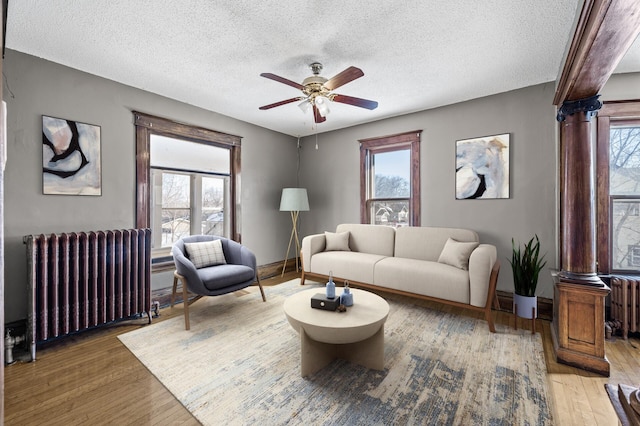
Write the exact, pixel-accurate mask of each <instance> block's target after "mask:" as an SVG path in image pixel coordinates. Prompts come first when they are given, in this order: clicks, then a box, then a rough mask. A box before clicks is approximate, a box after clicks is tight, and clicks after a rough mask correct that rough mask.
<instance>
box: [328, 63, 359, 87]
mask: <svg viewBox="0 0 640 426" xmlns="http://www.w3.org/2000/svg"><path fill="white" fill-rule="evenodd" d="M363 75H364V73H363V72H362V70H361V69H360V68H356V67H349V68H347V69H346V70H344V71H342V72H341V73H339V74H338V75H336V76H334V77H332V78H330V79H329V80H327V81H326V82H325V83H324V84H323V86H324V87H326V88H327V90H335V89H337V88H338V87H340V86H344V85H345V84H347V83H349V82H350V81H353V80H355V79H356V78H360V77H362V76H363Z"/></svg>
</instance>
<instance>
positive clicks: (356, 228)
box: [336, 223, 396, 256]
mask: <svg viewBox="0 0 640 426" xmlns="http://www.w3.org/2000/svg"><path fill="white" fill-rule="evenodd" d="M346 231H349V248H350V249H351V251H358V252H363V253H371V254H378V255H380V256H393V244H394V240H395V235H396V232H395V229H394V228H391V227H390V226H380V225H366V224H360V223H343V224H340V225H338V227H337V228H336V232H346Z"/></svg>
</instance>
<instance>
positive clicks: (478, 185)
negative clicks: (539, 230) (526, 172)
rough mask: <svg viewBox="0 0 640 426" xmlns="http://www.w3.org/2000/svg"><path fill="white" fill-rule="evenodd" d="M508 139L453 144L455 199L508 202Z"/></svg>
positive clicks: (488, 139) (501, 137) (476, 139)
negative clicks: (503, 200)
mask: <svg viewBox="0 0 640 426" xmlns="http://www.w3.org/2000/svg"><path fill="white" fill-rule="evenodd" d="M509 136H510V135H509V133H505V134H502V135H494V136H485V137H479V138H473V139H463V140H459V141H456V199H458V200H465V199H495V198H509V139H510V137H509Z"/></svg>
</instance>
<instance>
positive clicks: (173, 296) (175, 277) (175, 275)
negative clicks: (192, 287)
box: [171, 271, 181, 308]
mask: <svg viewBox="0 0 640 426" xmlns="http://www.w3.org/2000/svg"><path fill="white" fill-rule="evenodd" d="M180 277H181V275H180V274H178V271H174V272H173V290H172V291H171V307H172V308H173V305H175V303H176V292H177V291H178V280H179V279H180Z"/></svg>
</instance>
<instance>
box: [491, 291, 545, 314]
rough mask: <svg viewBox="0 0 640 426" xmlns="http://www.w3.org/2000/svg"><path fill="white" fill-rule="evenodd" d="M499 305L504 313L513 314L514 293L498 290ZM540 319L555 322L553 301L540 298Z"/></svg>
mask: <svg viewBox="0 0 640 426" xmlns="http://www.w3.org/2000/svg"><path fill="white" fill-rule="evenodd" d="M496 293H497V294H498V303H499V304H500V310H501V311H504V312H513V293H512V292H508V291H501V290H498V291H497V292H496ZM538 318H540V319H544V320H549V321H551V320H553V299H547V298H546V297H539V296H538Z"/></svg>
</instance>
